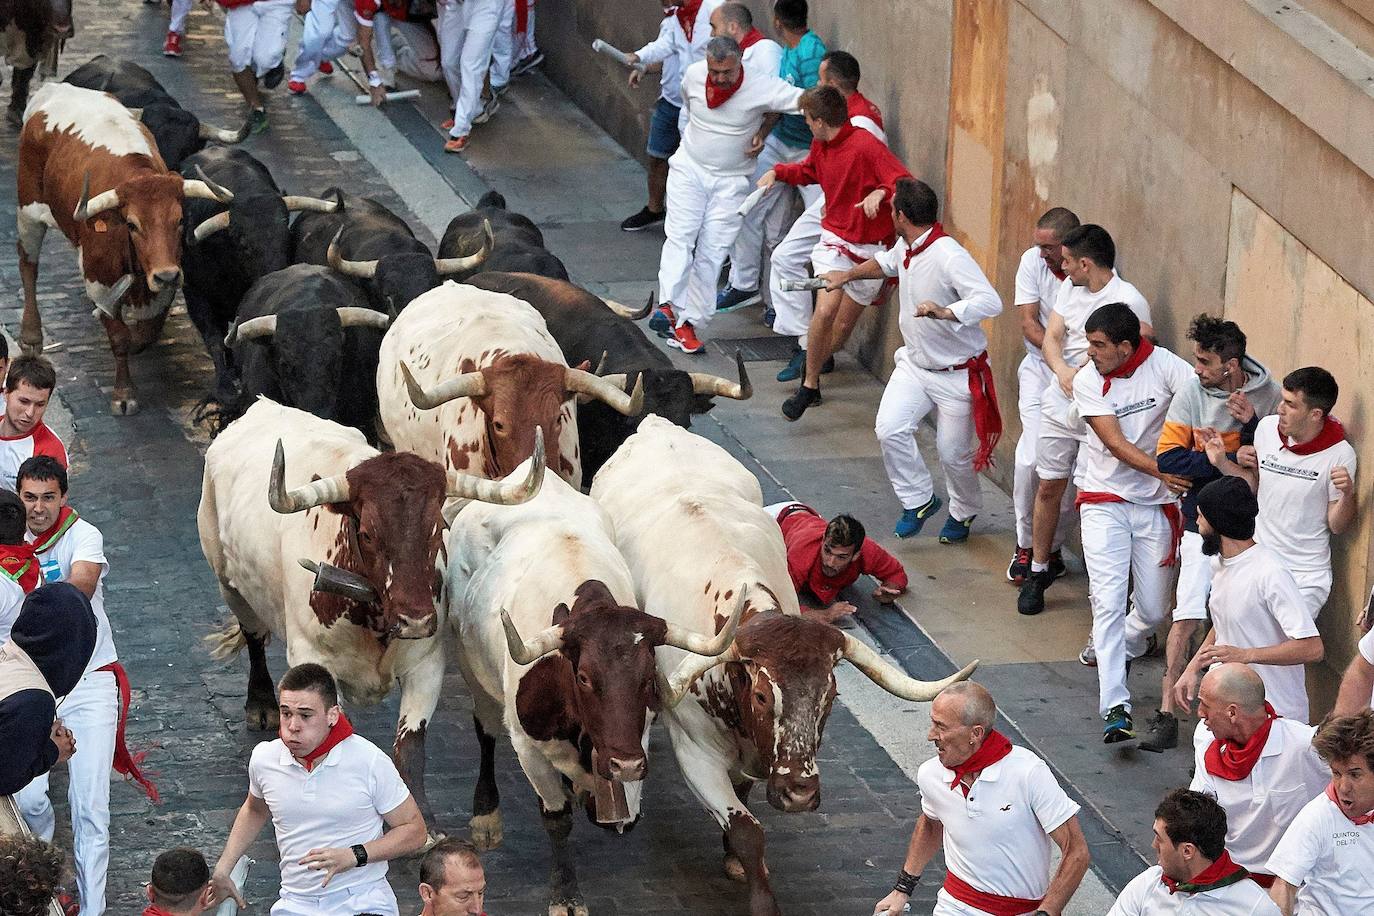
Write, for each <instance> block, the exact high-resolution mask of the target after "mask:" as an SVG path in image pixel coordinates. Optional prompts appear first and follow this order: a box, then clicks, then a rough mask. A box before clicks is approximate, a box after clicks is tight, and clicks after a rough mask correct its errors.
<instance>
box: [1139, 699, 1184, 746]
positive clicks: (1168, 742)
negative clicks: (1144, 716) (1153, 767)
mask: <svg viewBox="0 0 1374 916" xmlns="http://www.w3.org/2000/svg"><path fill="white" fill-rule="evenodd" d="M1148 723H1149V729H1148V733H1149V736H1148V737H1147V738H1145V740H1143V741H1141V742H1140V749H1141V750H1142V751H1152V752H1154V753H1156V754H1162V753H1164V752H1165V751H1168V750H1172V749H1173V748H1176V747H1178V718H1177V717H1176V716H1174V714H1173V713H1171V712H1165V711H1164V710H1162V709H1161V710H1159V711H1158V712H1156V713H1155V714H1154V715H1153V716H1150V718H1149V720H1148Z"/></svg>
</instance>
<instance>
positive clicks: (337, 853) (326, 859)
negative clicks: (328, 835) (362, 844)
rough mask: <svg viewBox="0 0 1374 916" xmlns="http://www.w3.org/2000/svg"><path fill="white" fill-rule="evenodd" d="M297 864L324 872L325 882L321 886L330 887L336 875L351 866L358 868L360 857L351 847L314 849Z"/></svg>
mask: <svg viewBox="0 0 1374 916" xmlns="http://www.w3.org/2000/svg"><path fill="white" fill-rule="evenodd" d="M297 864H299V865H304V866H305V867H306V868H309V869H311V870H313V871H322V872H324V882H323V883H322V884H320V887H328V886H329V879H331V878H333V877H334V876H335V875H337V874H339V873H340V872H345V871H348V870H349V869H350V868H357V867H358V857H357V856H355V855H354V854H353V850H351V849H312V850H310V851H309V852H307V853H306V854H305V858H303V859H301V860H300V862H299V863H297Z"/></svg>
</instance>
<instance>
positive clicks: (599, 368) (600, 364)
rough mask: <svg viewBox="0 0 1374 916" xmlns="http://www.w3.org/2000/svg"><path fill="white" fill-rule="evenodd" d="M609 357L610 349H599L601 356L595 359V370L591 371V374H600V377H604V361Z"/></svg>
mask: <svg viewBox="0 0 1374 916" xmlns="http://www.w3.org/2000/svg"><path fill="white" fill-rule="evenodd" d="M610 358H611V351H610V350H602V351H601V358H600V359H599V360H597V361H596V371H595V372H593V373H592V375H596V376H600V377H602V378H605V376H606V361H607V360H609V359H610Z"/></svg>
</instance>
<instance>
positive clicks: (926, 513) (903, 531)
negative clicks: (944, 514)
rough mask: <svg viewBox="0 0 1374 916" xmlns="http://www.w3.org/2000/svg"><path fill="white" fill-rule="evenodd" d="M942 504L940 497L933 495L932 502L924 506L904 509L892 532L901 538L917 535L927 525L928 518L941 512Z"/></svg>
mask: <svg viewBox="0 0 1374 916" xmlns="http://www.w3.org/2000/svg"><path fill="white" fill-rule="evenodd" d="M942 505H944V502H943V501H942V500H941V499H940V497H938V496H932V497H931V498H930V502H928V503H926V504H925V505H924V506H920V507H918V508H915V509H905V510H903V511H902V517H901V518H899V519H897V527H896V528H894V529H893V530H892V533H893V534H895V535H896V536H897V537H899V538H910V537H915V536H916V535H918V534H920V533H921V529H922V528H923V527H924V526H925V523H926V519H928V518H930V517H931V516H932V515H934V514H935V513H936V512H939V511H940V506H942Z"/></svg>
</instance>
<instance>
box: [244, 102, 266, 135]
mask: <svg viewBox="0 0 1374 916" xmlns="http://www.w3.org/2000/svg"><path fill="white" fill-rule="evenodd" d="M269 126H270V125H269V124H268V123H267V109H265V108H254V109H253V110H252V111H250V112H249V113H248V132H249V133H253V134H260V133H262V132H264V131H265V130H267V128H268V127H269Z"/></svg>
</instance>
